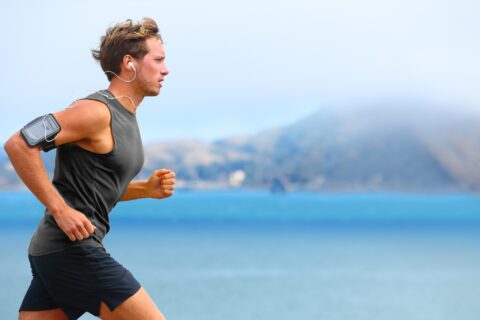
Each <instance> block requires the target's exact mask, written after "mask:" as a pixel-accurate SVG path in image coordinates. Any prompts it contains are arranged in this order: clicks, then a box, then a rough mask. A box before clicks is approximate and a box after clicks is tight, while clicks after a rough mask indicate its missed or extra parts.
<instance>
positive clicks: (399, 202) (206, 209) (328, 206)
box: [0, 190, 480, 320]
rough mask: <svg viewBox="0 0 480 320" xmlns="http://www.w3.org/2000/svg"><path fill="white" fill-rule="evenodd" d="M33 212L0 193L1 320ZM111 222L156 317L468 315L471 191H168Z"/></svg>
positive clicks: (387, 319) (475, 311)
mask: <svg viewBox="0 0 480 320" xmlns="http://www.w3.org/2000/svg"><path fill="white" fill-rule="evenodd" d="M42 214H43V208H42V206H41V204H40V203H38V202H37V200H36V199H35V198H34V197H32V196H31V195H30V194H29V193H22V192H16V193H15V192H3V193H0V251H1V254H2V258H1V259H0V318H1V319H16V318H17V315H18V314H17V310H18V307H19V305H20V303H21V300H22V298H23V295H24V293H25V291H26V289H27V287H28V285H29V282H30V279H31V274H30V269H29V265H28V260H27V247H28V243H29V240H30V236H31V234H32V232H33V230H34V229H35V227H36V224H37V223H38V221H39V219H40V217H41V216H42ZM110 218H111V226H112V228H111V230H110V233H109V234H108V235H107V237H106V240H105V246H106V247H107V249H108V251H109V252H110V253H111V254H112V256H114V257H115V258H116V259H117V260H118V261H119V262H121V263H122V264H123V265H125V266H126V267H127V268H128V269H129V270H130V271H131V272H132V273H133V274H134V275H135V277H136V278H137V279H138V280H139V281H140V282H141V283H142V285H143V286H144V287H145V288H146V290H147V291H148V292H149V293H150V295H151V296H152V298H153V299H154V300H155V302H156V303H157V305H158V306H159V308H160V309H161V310H162V312H163V313H164V314H165V316H166V317H167V319H175V320H192V319H196V320H207V319H208V320H237V319H238V320H240V319H242V320H245V319H252V320H253V319H255V320H261V319H266V320H281V319H285V320H287V319H288V320H291V319H297V320H309V319H312V320H319V319H322V320H333V319H345V320H362V319H365V320H375V319H378V320H416V319H418V320H430V319H431V320H441V319H445V320H447V319H448V320H451V319H459V320H478V319H480V318H479V317H480V303H479V301H480V300H479V299H480V196H477V195H474V194H331V193H330V194H322V193H301V192H298V193H287V194H281V195H274V194H271V193H268V192H264V191H235V190H233V191H203V192H193V191H178V192H176V193H175V195H174V196H173V197H172V198H170V199H166V200H161V201H158V200H138V201H131V202H126V203H120V204H118V205H117V207H116V208H115V209H114V210H113V212H112V213H111V215H110ZM81 319H84V320H85V319H95V318H94V317H93V316H91V315H87V314H86V315H84V316H83V317H82V318H81Z"/></svg>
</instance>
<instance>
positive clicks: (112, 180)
mask: <svg viewBox="0 0 480 320" xmlns="http://www.w3.org/2000/svg"><path fill="white" fill-rule="evenodd" d="M84 99H86V100H96V101H100V102H102V103H103V104H105V105H106V106H107V107H108V109H109V110H110V115H111V123H110V127H111V132H112V135H113V140H114V148H113V149H112V151H110V152H109V153H105V154H99V153H94V152H91V151H88V150H86V149H83V148H81V147H80V146H78V145H77V144H75V143H67V144H63V145H60V146H59V147H58V148H57V154H56V159H55V171H54V176H53V181H52V183H53V185H54V186H55V188H56V189H57V190H58V192H59V193H60V195H61V196H62V197H63V198H64V199H65V202H66V203H67V205H69V206H70V207H72V208H74V209H76V210H78V211H80V212H82V213H83V214H85V215H86V216H87V218H88V219H89V220H90V222H92V224H93V225H94V226H96V230H95V233H94V234H93V235H92V236H90V237H89V238H87V239H84V240H81V241H71V240H70V239H69V238H68V237H67V235H66V234H65V233H64V232H63V231H62V230H61V229H60V228H59V227H58V225H57V223H56V222H55V219H54V218H53V216H52V214H51V212H49V210H48V209H45V214H44V216H43V218H42V219H41V221H40V223H39V225H38V227H37V230H36V231H35V233H34V234H33V237H32V240H31V242H30V246H29V249H28V253H29V254H30V255H32V256H39V255H45V254H49V253H54V252H59V251H62V250H64V249H66V248H68V247H70V246H82V245H88V246H97V247H103V244H102V240H103V238H104V237H105V235H106V234H107V232H108V231H109V229H110V224H109V218H108V214H109V212H110V211H111V210H112V209H113V207H114V206H115V205H116V204H117V202H118V201H119V200H120V199H121V197H122V196H123V194H124V193H125V191H126V189H127V186H128V184H129V183H130V181H131V180H132V179H133V178H134V177H135V176H136V175H137V174H138V172H139V171H140V169H141V168H142V166H143V161H144V151H143V145H142V141H141V137H140V131H139V128H138V123H137V119H136V117H135V114H134V113H131V112H130V111H129V110H127V109H126V108H125V107H124V106H123V105H122V104H121V103H120V102H119V101H118V100H116V99H115V98H114V96H113V95H112V93H111V92H109V91H108V90H102V91H98V92H95V93H93V94H91V95H89V96H88V97H86V98H84Z"/></svg>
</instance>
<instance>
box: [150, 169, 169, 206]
mask: <svg viewBox="0 0 480 320" xmlns="http://www.w3.org/2000/svg"><path fill="white" fill-rule="evenodd" d="M174 189H175V172H173V171H172V170H167V169H159V170H155V171H154V172H153V173H152V175H151V176H150V178H148V180H147V195H148V197H149V198H155V199H164V198H168V197H171V196H172V195H173V190H174Z"/></svg>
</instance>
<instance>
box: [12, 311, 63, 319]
mask: <svg viewBox="0 0 480 320" xmlns="http://www.w3.org/2000/svg"><path fill="white" fill-rule="evenodd" d="M45 319H49V320H68V317H67V315H66V314H65V313H64V312H63V311H62V309H60V308H56V309H51V310H43V311H20V313H19V314H18V320H45Z"/></svg>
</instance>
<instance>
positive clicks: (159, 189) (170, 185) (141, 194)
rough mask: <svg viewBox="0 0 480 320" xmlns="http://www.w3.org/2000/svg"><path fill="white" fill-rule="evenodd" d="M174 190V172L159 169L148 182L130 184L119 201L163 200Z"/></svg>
mask: <svg viewBox="0 0 480 320" xmlns="http://www.w3.org/2000/svg"><path fill="white" fill-rule="evenodd" d="M174 189H175V172H173V171H171V170H167V169H160V170H156V171H154V172H153V173H152V175H151V176H150V177H149V178H148V180H141V181H133V182H130V184H129V185H128V187H127V190H126V191H125V193H124V194H123V196H122V198H121V199H120V201H128V200H135V199H140V198H155V199H164V198H168V197H171V196H172V195H173V190H174Z"/></svg>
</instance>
